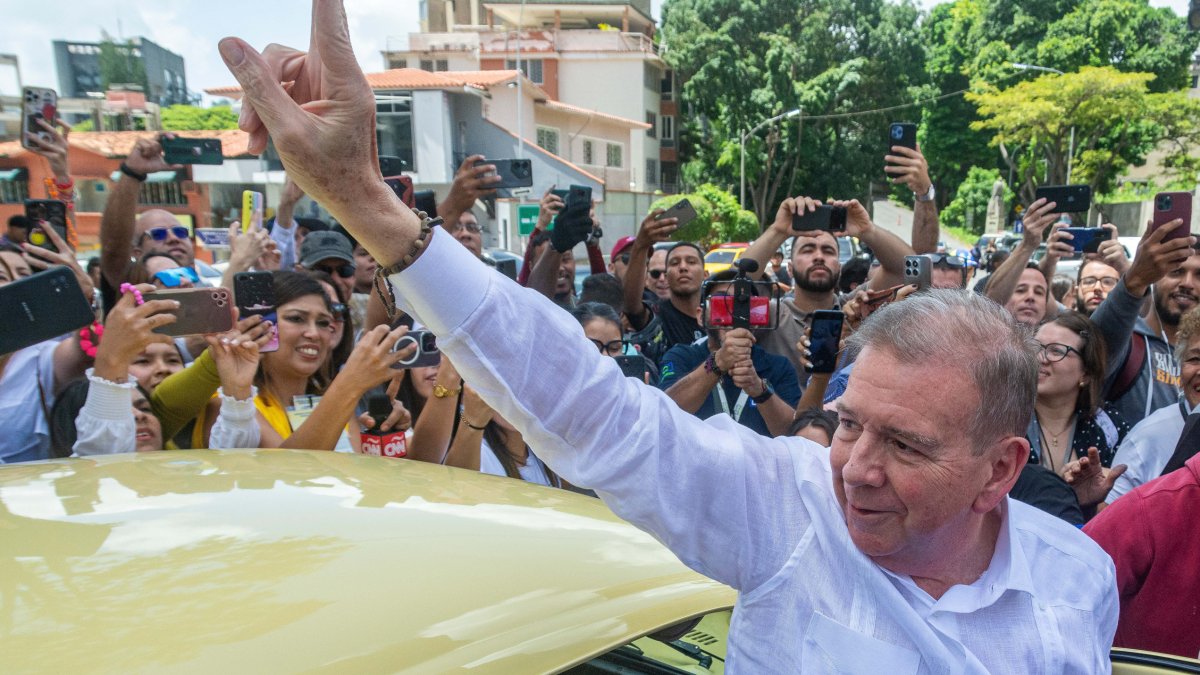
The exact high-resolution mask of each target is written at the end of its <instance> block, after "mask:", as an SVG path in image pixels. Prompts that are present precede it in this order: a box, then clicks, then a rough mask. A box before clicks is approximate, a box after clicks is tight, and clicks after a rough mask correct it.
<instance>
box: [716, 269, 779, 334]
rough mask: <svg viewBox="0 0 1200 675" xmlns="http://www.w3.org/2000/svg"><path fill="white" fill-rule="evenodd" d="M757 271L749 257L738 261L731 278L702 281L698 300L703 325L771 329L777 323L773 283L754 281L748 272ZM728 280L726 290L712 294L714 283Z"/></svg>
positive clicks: (777, 314) (777, 311)
mask: <svg viewBox="0 0 1200 675" xmlns="http://www.w3.org/2000/svg"><path fill="white" fill-rule="evenodd" d="M757 271H758V262H757V261H755V260H752V259H750V258H742V259H740V260H738V261H737V273H736V274H735V275H734V277H733V279H729V278H722V276H721V275H718V276H717V278H715V279H710V280H708V281H706V282H704V286H703V290H702V292H701V304H702V305H703V306H704V328H705V329H706V330H712V329H716V328H750V329H753V330H759V331H761V330H773V329H774V328H776V327H777V326H778V325H779V309H778V303H777V302H775V301H773V296H774V288H775V285H774V284H773V283H771V282H770V281H766V280H763V281H755V280H753V279H751V278H750V275H751V274H753V273H754V272H757ZM724 284H729V285H730V289H729V292H728V293H722V294H719V295H718V294H714V293H713V292H712V291H713V288H714V287H716V286H717V285H724Z"/></svg>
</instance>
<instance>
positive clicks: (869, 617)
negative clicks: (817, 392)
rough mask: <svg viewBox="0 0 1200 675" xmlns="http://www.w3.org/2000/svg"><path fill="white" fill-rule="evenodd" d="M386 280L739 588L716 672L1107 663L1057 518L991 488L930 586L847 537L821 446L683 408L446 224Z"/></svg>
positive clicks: (584, 471) (562, 465) (557, 450)
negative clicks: (964, 548)
mask: <svg viewBox="0 0 1200 675" xmlns="http://www.w3.org/2000/svg"><path fill="white" fill-rule="evenodd" d="M391 281H392V284H393V287H394V288H395V290H396V294H397V296H398V297H399V298H400V304H401V306H402V307H404V308H405V309H407V310H408V311H410V312H411V313H412V314H413V315H414V316H415V317H416V318H417V319H419V320H420V321H421V322H422V323H424V324H426V325H427V326H428V327H429V328H430V329H431V330H433V331H434V333H435V334H437V336H438V338H439V344H440V346H441V349H442V351H443V352H445V354H446V355H447V356H448V357H449V358H450V360H451V361H453V363H454V365H455V367H456V368H457V369H458V370H459V372H460V373H461V374H462V376H463V379H464V380H465V381H466V382H468V383H470V385H471V386H472V387H474V388H475V389H476V390H477V391H478V392H479V393H480V395H481V396H482V397H483V398H484V400H485V401H487V402H488V404H489V405H491V406H493V407H494V408H495V409H496V410H497V411H499V413H500V414H501V415H503V416H504V418H505V419H507V420H509V421H510V422H511V423H512V424H513V425H514V426H515V427H516V428H518V429H519V430H520V431H521V433H522V434H523V435H524V436H525V438H526V440H527V442H528V443H529V445H530V446H531V447H533V448H536V449H537V451H538V455H539V456H540V457H541V458H542V459H543V460H544V461H545V462H546V464H547V465H549V466H550V468H552V469H553V470H554V471H555V472H557V473H558V474H559V475H561V476H562V477H563V478H565V479H566V480H569V481H570V482H572V483H574V484H575V485H579V486H583V487H590V488H592V489H594V490H596V491H597V492H598V493H599V494H600V496H601V497H602V498H603V499H604V501H605V502H606V503H607V504H608V505H609V506H610V507H611V508H612V509H613V511H615V512H616V513H617V514H618V515H619V516H621V517H622V518H625V519H626V520H628V521H629V522H631V523H633V524H634V525H636V526H638V527H640V528H642V529H644V530H646V531H647V532H649V533H651V534H652V535H654V537H655V538H657V539H658V540H659V541H661V542H663V544H665V545H666V546H667V547H668V548H670V549H671V550H672V551H673V552H674V553H675V555H677V556H679V559H680V560H682V561H683V562H684V564H686V565H688V566H689V567H691V568H692V569H694V570H696V571H698V572H700V573H702V574H705V575H707V576H709V577H711V578H713V579H716V580H718V581H721V582H723V583H726V584H728V585H730V586H732V587H733V588H735V589H737V590H738V592H739V596H738V601H737V606H736V608H735V610H734V614H733V622H732V625H731V627H730V643H729V655H728V656H729V659H728V663H727V667H728V668H729V669H730V672H745V673H773V672H805V673H829V672H837V673H896V674H899V673H983V672H1019V673H1102V672H1109V671H1110V664H1109V658H1108V649H1109V647H1110V645H1111V644H1112V637H1113V633H1114V632H1115V630H1116V624H1117V590H1116V583H1115V579H1114V570H1113V564H1112V561H1111V560H1110V559H1109V557H1108V556H1107V555H1106V554H1105V553H1104V551H1102V550H1101V549H1100V547H1098V546H1097V545H1095V544H1094V543H1093V542H1092V541H1091V540H1090V539H1088V538H1087V537H1086V536H1085V535H1083V534H1082V533H1081V532H1079V531H1078V530H1077V529H1075V528H1073V527H1071V526H1070V525H1068V524H1066V523H1065V522H1062V521H1060V520H1058V519H1056V518H1053V517H1052V516H1049V515H1047V514H1044V513H1042V512H1041V511H1038V510H1036V509H1033V508H1031V507H1029V506H1026V505H1024V504H1021V503H1019V502H1015V501H1012V500H1008V501H1006V502H1005V503H1004V505H1003V506H1002V507H1001V510H1002V516H1003V525H1002V527H1001V529H1000V534H999V538H998V540H997V542H996V549H995V553H994V555H993V557H992V561H991V564H990V565H989V567H988V569H987V571H986V572H984V574H983V575H982V576H981V577H980V578H979V579H978V580H976V581H975V582H974V583H972V584H970V585H966V586H962V585H960V586H955V587H952V588H950V589H949V590H948V591H947V592H946V593H945V594H943V595H942V597H940V598H938V599H937V600H934V599H933V598H932V597H930V596H929V595H928V594H927V593H925V592H924V591H923V590H921V589H920V588H919V587H918V586H917V585H916V584H915V583H914V582H913V581H912V579H911V578H909V577H906V576H903V575H897V574H893V573H891V572H888V571H886V570H884V569H882V568H881V567H879V566H878V565H876V564H875V563H874V562H873V561H872V560H871V559H870V558H868V557H867V556H865V555H863V554H862V553H861V552H860V551H859V550H858V549H857V548H856V547H855V546H854V543H853V542H852V541H851V539H850V534H849V531H848V530H847V529H846V523H845V520H844V518H843V515H842V511H841V508H840V507H839V505H838V503H837V500H836V498H835V496H834V492H833V484H832V471H831V469H830V466H829V451H828V450H827V449H825V448H821V447H819V446H817V445H816V444H814V443H812V442H810V441H807V440H804V439H800V438H766V437H763V436H760V435H758V434H756V433H754V432H753V431H750V430H749V429H746V428H745V427H743V426H741V425H739V424H737V423H735V422H734V421H733V420H732V419H731V418H730V417H729V416H728V415H717V416H716V417H712V418H710V419H708V420H699V419H697V418H696V417H695V416H693V415H690V414H688V413H686V412H684V411H683V410H682V409H680V408H679V406H678V405H676V404H675V403H674V402H673V401H672V400H671V399H669V398H668V397H667V396H666V394H664V393H663V392H661V391H659V390H657V389H654V388H652V387H648V386H645V385H644V384H642V383H641V382H639V381H637V380H634V379H629V378H626V377H624V376H622V375H621V371H620V369H619V368H618V367H617V364H616V361H615V360H613V359H611V358H608V357H605V356H603V355H601V354H600V353H599V352H597V351H596V348H595V347H594V346H593V345H592V344H591V343H590V342H589V341H588V340H587V338H585V337H584V334H583V331H582V329H581V328H580V326H579V324H578V322H576V321H575V320H574V319H573V318H572V317H571V316H570V315H569V314H568V313H566V312H564V311H563V310H562V309H560V308H558V307H556V306H554V305H553V304H552V303H551V302H550V301H549V300H546V299H545V298H544V297H542V296H541V295H539V294H538V293H537V292H536V291H533V290H529V289H525V288H521V287H519V286H517V285H516V284H515V283H513V282H511V281H509V280H508V279H506V278H505V277H503V276H502V275H500V274H498V273H496V272H495V271H493V270H490V269H488V268H487V267H485V266H484V265H483V264H481V263H480V262H479V261H478V260H476V259H475V258H474V256H472V255H471V254H470V253H469V252H468V251H467V250H466V249H465V248H463V247H462V246H461V245H459V244H458V243H457V242H455V241H454V240H453V239H451V238H450V237H449V236H446V234H445V233H444V232H437V233H436V234H435V235H434V236H433V240H432V241H431V242H430V243H429V247H428V248H427V250H426V251H425V252H424V254H423V255H422V256H421V257H420V258H418V259H417V261H416V262H415V263H414V264H413V265H412V266H411V267H409V268H408V269H407V270H406V271H404V272H402V273H400V274H397V275H394V276H392V278H391ZM955 554H956V553H955V552H954V551H947V552H946V555H955Z"/></svg>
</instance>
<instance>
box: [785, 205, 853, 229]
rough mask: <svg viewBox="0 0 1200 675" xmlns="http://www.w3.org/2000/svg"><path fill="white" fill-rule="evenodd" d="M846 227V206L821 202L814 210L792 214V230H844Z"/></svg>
mask: <svg viewBox="0 0 1200 675" xmlns="http://www.w3.org/2000/svg"><path fill="white" fill-rule="evenodd" d="M845 229H846V208H845V207H843V206H829V205H827V204H822V205H820V206H818V207H817V210H816V211H811V212H807V213H804V214H797V215H793V216H792V231H793V232H813V231H816V230H822V231H824V232H844V231H845Z"/></svg>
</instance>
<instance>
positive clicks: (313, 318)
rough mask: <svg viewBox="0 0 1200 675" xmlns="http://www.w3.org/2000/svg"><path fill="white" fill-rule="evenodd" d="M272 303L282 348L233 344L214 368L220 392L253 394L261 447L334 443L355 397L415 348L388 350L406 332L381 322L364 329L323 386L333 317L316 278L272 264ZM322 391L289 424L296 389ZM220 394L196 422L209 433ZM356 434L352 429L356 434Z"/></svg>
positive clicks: (205, 438)
mask: <svg viewBox="0 0 1200 675" xmlns="http://www.w3.org/2000/svg"><path fill="white" fill-rule="evenodd" d="M274 276H275V283H274V286H275V303H276V314H277V317H278V323H277V325H278V332H279V349H278V350H276V351H274V352H268V353H266V354H262V355H261V358H251V357H250V356H249V351H238V352H236V353H237V355H238V356H239V358H237V359H221V360H218V362H217V364H216V365H217V370H218V372H219V373H220V377H221V381H222V382H223V383H224V385H223V386H224V388H225V392H224V393H225V394H226V395H229V396H233V397H235V398H241V397H242V396H243V395H253V396H254V404H255V408H256V410H257V412H256V415H257V419H258V425H259V428H260V430H261V441H260V443H259V445H260V447H264V448H300V449H309V450H332V449H333V448H334V446H336V445H337V442H338V439H339V437H340V436H341V434H342V431H343V429H344V428H345V427H346V425H347V423H349V422H351V421H352V418H353V416H354V408H355V405H356V404H357V403H358V400H359V399H360V398H361V397H362V396H363V395H364V394H365V393H366V392H367V390H369V389H371V388H372V387H375V386H378V385H380V384H382V383H384V382H386V381H387V380H389V379H391V377H392V375H393V373H394V371H393V370H392V366H393V365H395V364H396V363H399V362H400V361H401V360H402V359H404V358H407V357H409V356H411V351H412V348H409V349H407V350H404V351H401V352H392V349H391V348H392V346H393V345H395V344H396V341H397V340H398V339H400V338H401V337H402V336H403V335H404V334H405V333H406V332H407V329H406V328H403V327H402V328H398V329H396V330H394V331H389V330H387V327H386V326H379V327H376V328H375V329H373V330H371V331H369V332H367V333H365V334H364V335H363V336H362V339H360V340H359V342H358V344H357V345H356V346H355V347H354V351H353V352H352V353H351V354H350V358H349V359H348V360H347V361H346V365H345V367H343V368H342V370H341V372H340V373H338V374H337V376H336V377H335V378H334V379H333V382H332V383H331V384H330V385H329V386H328V387H327V388H325V387H322V386H321V385H320V382H319V380H318V379H317V376H318V374H319V373H320V372H321V370H322V367H323V366H324V365H325V363H326V361H327V360H328V359H329V357H330V353H331V350H332V349H333V338H334V317H333V312H332V308H331V307H330V303H329V299H328V298H327V297H326V295H325V293H324V290H323V289H322V288H321V285H320V284H319V283H318V282H317V281H316V280H314V279H312V278H311V277H309V276H308V275H306V274H303V273H300V272H291V271H283V272H275V273H274ZM305 395H316V396H321V400H320V402H319V403H318V404H317V405H316V407H315V408H314V409H313V411H312V413H311V415H309V417H308V418H307V419H306V420H305V421H304V422H303V423H302V424H300V425H299V427H298V428H296V429H293V428H292V426H291V424H290V422H289V420H288V415H287V406H290V405H291V404H292V401H293V399H294V398H295V397H297V396H305ZM219 410H220V401H219V400H217V399H213V400H212V401H210V402H209V404H208V406H207V408H206V409H205V411H204V412H203V413H202V414H201V416H200V419H199V421H198V423H197V425H196V428H197V429H198V430H199V431H200V432H201V433H203V439H202V441H203V442H202V443H201V444H199V445H197V447H207V441H208V435H209V432H210V430H211V429H212V426H213V424H214V423H215V422H216V417H217V414H218V411H219ZM357 436H358V434H351V438H352V441H357V440H358V438H357Z"/></svg>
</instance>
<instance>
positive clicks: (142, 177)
mask: <svg viewBox="0 0 1200 675" xmlns="http://www.w3.org/2000/svg"><path fill="white" fill-rule="evenodd" d="M117 168H119V169H120V170H121V173H123V174H125V175H126V176H129V177H130V178H132V179H134V180H136V181H137V182H139V183H145V182H146V174H144V173H139V172H137V171H134V170H133V169H131V168H129V165H128V164H126V163H125V162H121V164H120V166H118V167H117Z"/></svg>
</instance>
